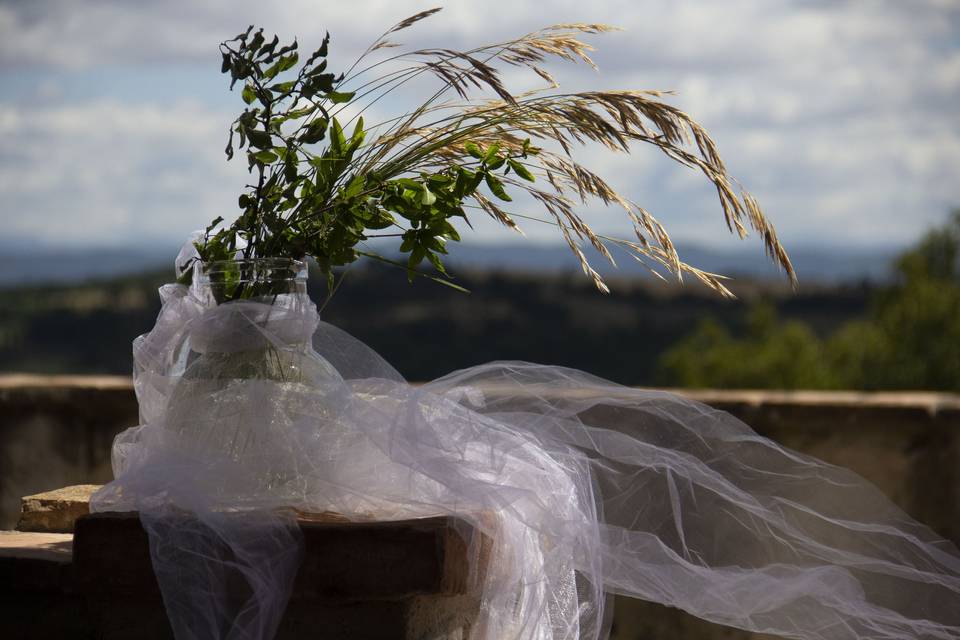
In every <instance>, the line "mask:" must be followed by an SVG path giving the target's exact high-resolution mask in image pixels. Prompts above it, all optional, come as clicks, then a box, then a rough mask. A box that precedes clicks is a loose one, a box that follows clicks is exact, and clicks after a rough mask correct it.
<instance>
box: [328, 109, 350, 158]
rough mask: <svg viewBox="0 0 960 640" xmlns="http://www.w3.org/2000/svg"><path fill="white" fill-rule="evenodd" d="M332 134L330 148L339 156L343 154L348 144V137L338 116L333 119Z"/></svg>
mask: <svg viewBox="0 0 960 640" xmlns="http://www.w3.org/2000/svg"><path fill="white" fill-rule="evenodd" d="M330 134H331V135H330V148H331V149H333V152H334V153H336V154H337V155H338V156H340V155H342V154H343V151H344V149H345V148H346V146H347V139H346V138H345V137H344V135H343V127H341V126H340V123H339V122H337V119H336V118H334V119H333V126H332V127H331V128H330Z"/></svg>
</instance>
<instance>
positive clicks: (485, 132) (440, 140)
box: [343, 9, 796, 296]
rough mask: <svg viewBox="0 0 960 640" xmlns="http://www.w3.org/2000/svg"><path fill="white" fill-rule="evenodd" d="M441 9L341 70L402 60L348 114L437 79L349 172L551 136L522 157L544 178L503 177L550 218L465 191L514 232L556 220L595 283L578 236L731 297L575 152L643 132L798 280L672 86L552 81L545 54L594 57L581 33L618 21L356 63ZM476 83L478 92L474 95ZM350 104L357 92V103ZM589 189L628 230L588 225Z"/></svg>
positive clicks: (390, 172) (396, 172)
mask: <svg viewBox="0 0 960 640" xmlns="http://www.w3.org/2000/svg"><path fill="white" fill-rule="evenodd" d="M438 11H439V9H430V10H428V11H423V12H420V13H418V14H415V15H413V16H411V17H409V18H407V19H405V20H402V21H401V22H399V23H397V24H396V25H395V26H394V27H392V28H391V29H390V30H388V31H387V32H386V33H385V34H384V35H382V36H381V37H380V38H378V39H377V40H376V41H375V42H374V43H373V44H372V45H371V46H370V47H369V48H368V49H367V51H366V52H365V53H364V54H363V55H362V56H361V57H360V59H358V60H357V62H356V63H354V65H353V66H352V67H351V68H350V71H348V73H347V74H346V77H345V80H344V81H343V84H345V85H347V84H350V83H358V82H359V81H360V79H361V78H363V77H364V76H366V75H368V74H370V73H372V72H373V71H375V70H378V69H379V68H380V67H381V66H383V65H385V64H388V63H395V62H403V63H406V64H407V66H404V67H402V68H400V69H397V70H394V71H391V72H389V73H384V74H382V75H379V76H377V77H376V78H374V79H373V80H370V81H366V82H364V83H362V84H359V85H358V86H357V87H356V88H355V90H357V92H358V93H357V96H358V99H359V100H360V103H361V105H360V109H359V112H358V113H357V114H356V115H355V116H354V117H356V116H357V115H359V114H360V113H363V111H364V110H366V109H368V108H369V107H371V106H372V105H374V104H376V103H377V102H379V101H380V100H381V99H382V98H383V97H384V96H386V95H388V94H389V93H390V92H392V91H394V90H395V89H397V88H399V87H400V86H402V85H405V84H407V83H408V82H411V81H413V80H415V79H417V78H418V77H420V76H423V75H425V74H426V75H429V76H433V77H435V78H437V79H438V80H439V81H440V88H439V89H438V90H437V91H436V92H435V93H433V94H432V95H431V96H430V97H429V98H428V99H426V100H425V101H423V103H422V104H420V105H419V106H418V107H417V108H416V109H414V110H413V111H412V112H410V113H407V114H404V115H402V116H400V117H397V118H392V119H390V120H388V121H384V122H381V123H379V124H378V125H375V127H379V128H381V129H382V130H381V131H380V134H379V136H378V137H376V138H375V139H373V140H371V141H370V142H368V143H367V144H366V145H365V147H364V149H363V153H362V155H361V157H360V160H359V162H358V163H357V166H356V168H355V171H354V175H355V174H356V173H360V172H369V171H376V172H377V173H378V174H379V175H381V176H383V177H396V176H402V175H415V174H417V173H418V172H419V171H424V170H427V169H430V168H434V169H435V168H436V167H438V166H440V167H443V166H449V165H450V164H452V163H465V162H469V161H470V160H471V158H470V156H469V154H468V151H467V147H466V144H467V143H468V142H473V143H478V144H482V145H484V146H487V145H491V144H495V143H496V144H499V145H500V146H501V148H506V149H510V150H513V151H516V150H519V149H521V148H523V146H524V142H525V140H528V139H529V140H533V141H536V144H537V145H538V146H540V145H545V144H556V145H557V147H558V150H556V151H552V150H549V149H546V148H544V147H542V146H540V148H539V149H538V150H537V151H538V152H537V153H535V154H531V155H529V156H528V157H527V159H526V160H525V162H524V164H525V166H526V168H527V169H528V170H529V171H530V172H531V173H532V174H533V175H534V176H536V177H537V178H540V179H542V180H543V182H542V183H540V184H545V185H546V187H543V188H541V187H540V186H537V185H536V184H532V183H530V182H528V181H525V180H514V179H511V178H510V177H509V176H508V177H506V178H505V179H504V181H505V182H506V183H508V184H509V185H510V186H511V187H513V188H514V189H517V190H521V191H524V192H526V193H527V194H528V195H529V196H530V197H531V198H532V201H533V202H534V203H536V204H537V205H539V206H540V207H542V209H543V211H544V212H545V213H546V214H547V217H546V218H542V217H537V216H533V215H529V214H524V213H520V212H508V211H506V210H504V209H503V208H501V206H500V205H498V204H496V203H495V202H494V201H492V200H491V199H490V198H488V197H486V196H484V195H483V194H481V193H479V192H476V193H475V194H474V195H473V196H472V198H473V200H474V202H475V205H474V207H475V208H476V209H478V210H480V211H483V212H484V213H486V214H487V215H489V216H490V217H492V218H493V219H494V220H496V221H497V222H499V223H501V224H503V225H505V226H507V227H508V228H510V229H513V230H515V231H518V232H520V233H522V230H521V227H520V225H519V224H518V223H517V221H516V220H517V219H527V220H536V221H539V222H544V223H547V224H552V225H554V226H556V227H557V228H558V230H559V232H560V234H561V236H562V237H563V239H564V241H565V242H566V243H567V245H568V246H569V247H570V250H571V251H572V252H573V253H574V255H575V256H576V257H577V259H578V260H579V262H580V264H581V266H582V268H583V271H584V272H585V273H586V274H587V275H588V276H589V277H590V278H591V279H592V280H593V282H594V283H595V285H596V286H597V287H598V288H599V289H600V290H602V291H607V290H608V289H607V286H606V284H605V283H604V281H603V278H602V277H601V276H600V274H599V273H597V271H596V270H595V269H594V268H593V267H592V266H591V264H590V263H589V261H588V259H587V257H586V255H585V254H584V252H583V250H582V245H583V244H585V243H588V244H590V245H591V246H592V247H593V248H594V249H596V250H597V251H598V252H599V253H600V254H601V256H603V257H604V258H605V259H607V260H609V261H610V262H611V263H614V264H615V262H614V257H613V254H612V252H611V251H610V247H611V246H613V247H616V248H618V249H620V250H623V251H625V252H626V253H627V254H628V255H629V256H631V257H632V258H634V259H636V260H638V261H639V262H640V263H641V264H644V265H645V266H647V267H648V268H649V269H650V270H651V271H652V272H653V273H654V274H656V275H658V276H661V274H659V273H658V272H657V269H656V265H659V266H660V267H663V268H665V269H666V270H667V271H669V272H671V273H673V274H675V275H676V276H677V277H682V275H683V274H684V273H686V274H690V275H692V276H693V277H695V278H696V279H698V280H700V281H701V282H703V283H704V284H705V285H706V286H708V287H710V288H711V289H713V290H715V291H718V292H719V293H721V294H722V295H725V296H731V295H732V294H731V293H730V291H729V289H727V287H725V286H724V284H723V282H722V280H723V276H720V275H717V274H713V273H708V272H705V271H702V270H700V269H697V268H696V267H694V266H692V265H689V264H686V263H684V262H683V261H682V260H681V259H680V257H679V256H678V255H677V251H676V248H675V247H674V245H673V242H672V241H671V240H670V236H669V234H668V233H667V231H666V229H665V228H664V227H663V225H662V224H661V223H660V222H659V221H657V219H656V218H654V216H653V215H651V214H650V213H649V212H648V211H646V210H645V209H644V208H642V207H640V206H639V205H637V204H636V203H634V202H632V201H630V200H629V199H627V198H625V197H624V196H622V195H621V194H619V193H618V192H617V191H616V190H615V189H614V188H613V187H611V186H610V184H609V183H608V182H607V181H606V180H604V179H603V178H602V177H601V176H599V175H598V174H597V173H595V172H593V171H591V170H590V169H589V168H587V167H584V166H582V165H581V164H580V163H578V162H577V161H576V160H575V159H574V156H575V150H576V147H577V146H580V145H585V144H590V143H595V144H600V145H602V146H604V147H605V148H607V149H609V150H611V151H614V152H618V153H630V152H631V149H632V147H631V145H633V144H634V143H644V144H648V145H652V146H654V147H656V148H658V149H659V150H660V151H661V152H662V153H664V154H665V155H666V156H667V157H669V158H671V159H672V160H674V161H676V162H678V163H679V164H681V165H683V166H685V167H688V168H691V169H694V170H696V171H699V172H700V173H702V174H703V175H704V176H705V177H706V178H707V180H709V181H710V182H711V183H712V184H713V185H714V187H715V189H716V192H717V197H718V200H719V202H720V207H721V209H722V211H723V215H724V218H725V221H726V223H727V226H728V228H729V229H730V231H731V232H733V233H736V234H737V235H739V236H740V237H741V238H743V237H746V236H747V235H748V234H749V232H750V231H751V230H753V231H755V232H757V233H758V234H759V235H760V236H761V238H762V240H763V243H764V247H765V249H766V251H767V253H768V254H769V256H770V257H771V258H772V259H773V260H774V261H775V262H776V263H777V264H778V265H779V266H780V267H782V268H783V270H784V271H785V273H786V274H787V276H788V278H789V279H790V280H791V282H793V283H795V282H796V276H795V273H794V270H793V266H792V265H791V264H790V259H789V257H788V256H787V253H786V251H785V250H784V248H783V246H782V245H781V244H780V242H779V240H778V239H777V235H776V232H775V230H774V228H773V225H772V224H771V223H770V221H769V220H768V219H767V217H766V215H765V214H764V213H763V211H762V209H761V208H760V205H759V203H758V202H757V200H756V199H755V198H754V197H753V196H751V195H750V194H749V193H748V192H747V191H746V190H745V189H743V188H742V187H741V186H740V185H739V183H738V182H737V181H736V180H734V179H733V178H732V177H731V176H730V175H729V174H728V173H727V169H726V167H725V165H724V163H723V160H722V159H721V157H720V153H719V151H718V149H717V146H716V144H715V143H714V141H713V139H712V138H711V137H710V135H709V134H708V133H707V131H706V130H705V129H704V128H703V126H701V125H700V124H699V123H698V122H697V121H695V120H694V119H693V118H691V117H690V116H689V115H688V114H686V113H685V112H684V111H682V110H680V109H678V108H677V107H675V106H673V105H671V104H669V103H667V102H664V101H663V100H662V99H661V98H662V97H663V96H664V95H665V94H666V93H669V92H663V91H653V90H643V91H639V90H619V91H587V92H579V93H549V92H548V91H551V90H555V89H557V88H559V83H557V81H556V80H555V78H554V76H553V75H552V74H550V73H549V72H548V71H546V70H545V69H543V66H542V65H544V64H545V63H546V62H547V61H548V60H549V59H551V58H554V59H560V60H564V61H568V62H573V63H585V64H588V65H591V66H594V67H595V66H596V65H595V64H594V62H593V60H591V58H590V57H589V52H591V51H593V47H591V46H590V45H589V44H587V43H584V42H582V41H581V40H580V39H579V37H580V36H581V35H582V34H601V33H605V32H609V31H612V30H614V29H615V28H614V27H611V26H608V25H603V24H587V23H583V24H581V23H574V24H559V25H553V26H550V27H546V28H544V29H540V30H538V31H535V32H532V33H529V34H526V35H524V36H522V37H520V38H517V39H514V40H509V41H505V42H499V43H495V44H490V45H485V46H482V47H477V48H474V49H471V50H468V51H456V50H452V49H437V48H431V49H419V50H414V51H409V52H400V53H396V54H394V55H391V56H389V57H388V58H386V59H385V60H381V61H379V62H377V63H374V64H371V65H369V66H367V67H365V68H363V69H360V70H359V71H356V72H355V73H354V72H353V70H354V69H355V68H356V67H357V66H358V65H359V63H360V62H361V61H362V60H364V59H365V58H366V57H367V56H368V55H370V54H371V53H372V52H374V51H378V50H381V49H388V48H389V49H392V48H396V47H398V46H399V45H397V44H396V43H394V42H391V41H389V40H387V37H388V36H389V35H390V34H393V33H396V32H398V31H401V30H403V29H406V28H408V27H410V26H412V25H413V24H415V23H417V22H419V21H420V20H423V19H424V18H427V17H429V16H431V15H433V14H435V13H437V12H438ZM498 62H499V63H505V64H507V65H511V66H515V67H525V68H527V69H529V70H530V71H532V72H533V73H534V74H536V75H537V76H538V77H539V78H541V79H543V80H544V81H546V82H547V83H548V87H546V88H544V89H538V90H534V91H527V92H524V93H513V92H511V91H510V90H508V88H507V87H506V86H505V85H504V83H503V82H502V80H501V79H500V73H499V71H498V69H497V67H496V64H497V63H498ZM449 92H453V93H455V94H457V96H458V97H459V101H451V100H449V99H446V98H445V95H446V94H448V93H449ZM476 92H480V93H481V96H479V97H477V98H474V97H472V96H473V94H474V93H476ZM486 92H492V93H493V94H495V96H496V97H495V98H492V99H490V98H489V97H486V96H485V95H483V94H486ZM364 99H365V100H366V101H365V102H363V100H364ZM356 103H357V101H354V103H353V105H354V106H355V105H356ZM349 179H350V176H347V177H345V178H344V180H345V181H346V180H349ZM591 199H598V200H600V201H601V202H602V203H603V204H604V205H611V204H613V205H616V206H618V207H619V208H622V209H623V210H624V211H625V212H626V215H627V217H628V219H629V221H630V223H631V225H632V227H633V233H634V236H635V238H634V239H625V238H614V237H609V236H604V235H601V234H597V233H595V232H594V230H593V229H592V228H591V227H590V226H589V225H588V224H587V223H586V222H585V221H584V220H583V218H582V217H581V216H580V215H579V214H578V213H577V211H576V207H577V206H578V205H584V204H586V203H588V201H590V200H591ZM661 277H662V276H661Z"/></svg>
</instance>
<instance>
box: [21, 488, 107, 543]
mask: <svg viewBox="0 0 960 640" xmlns="http://www.w3.org/2000/svg"><path fill="white" fill-rule="evenodd" d="M100 487H101V485H99V484H78V485H74V486H72V487H63V488H62V489H56V490H54V491H46V492H44V493H37V494H34V495H32V496H24V497H23V498H22V499H21V500H20V520H19V521H18V522H17V530H18V531H38V532H39V531H44V532H48V533H73V523H74V522H76V520H77V518H79V517H80V516H85V515H87V514H88V513H90V496H91V495H93V493H94V492H95V491H96V490H97V489H99V488H100Z"/></svg>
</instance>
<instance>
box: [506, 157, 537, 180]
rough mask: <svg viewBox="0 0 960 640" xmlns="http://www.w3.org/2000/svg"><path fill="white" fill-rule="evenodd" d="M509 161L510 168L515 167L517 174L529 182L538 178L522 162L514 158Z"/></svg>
mask: <svg viewBox="0 0 960 640" xmlns="http://www.w3.org/2000/svg"><path fill="white" fill-rule="evenodd" d="M507 162H508V163H510V168H511V169H513V170H514V171H515V172H516V174H517V175H518V176H520V177H521V178H523V179H524V180H526V181H528V182H534V181H535V180H536V178H535V177H534V176H533V174H532V173H530V170H529V169H527V168H526V167H525V166H524V165H523V164H522V163H520V162H517V161H516V160H514V159H513V158H511V159H509V160H507Z"/></svg>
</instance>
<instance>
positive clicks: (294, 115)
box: [286, 104, 317, 120]
mask: <svg viewBox="0 0 960 640" xmlns="http://www.w3.org/2000/svg"><path fill="white" fill-rule="evenodd" d="M316 110H317V106H316V105H314V104H312V105H310V106H309V107H304V108H303V109H294V110H293V111H288V112H287V114H286V117H287V119H289V120H296V119H298V118H302V117H304V116H308V115H310V114H311V113H313V112H314V111H316Z"/></svg>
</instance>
